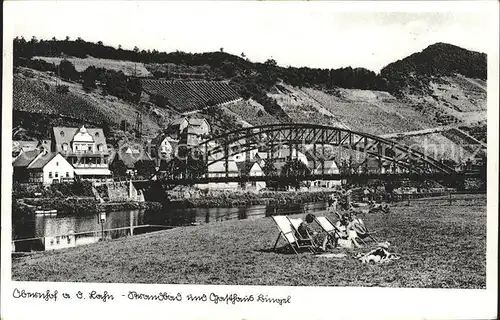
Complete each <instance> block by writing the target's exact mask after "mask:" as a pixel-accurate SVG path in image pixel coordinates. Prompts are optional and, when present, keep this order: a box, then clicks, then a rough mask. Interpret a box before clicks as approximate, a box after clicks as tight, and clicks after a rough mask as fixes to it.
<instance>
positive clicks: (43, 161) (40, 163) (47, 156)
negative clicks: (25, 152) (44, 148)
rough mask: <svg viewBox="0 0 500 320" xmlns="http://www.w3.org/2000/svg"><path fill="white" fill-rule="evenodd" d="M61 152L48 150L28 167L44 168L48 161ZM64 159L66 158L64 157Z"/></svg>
mask: <svg viewBox="0 0 500 320" xmlns="http://www.w3.org/2000/svg"><path fill="white" fill-rule="evenodd" d="M58 154H59V152H47V153H45V154H43V155H41V156H40V157H38V158H37V159H36V160H35V161H33V163H31V164H30V165H29V167H28V169H42V168H43V167H45V165H46V164H47V163H49V162H50V161H51V160H52V159H54V157H55V156H57V155H58ZM63 159H64V158H63ZM64 161H66V160H64Z"/></svg>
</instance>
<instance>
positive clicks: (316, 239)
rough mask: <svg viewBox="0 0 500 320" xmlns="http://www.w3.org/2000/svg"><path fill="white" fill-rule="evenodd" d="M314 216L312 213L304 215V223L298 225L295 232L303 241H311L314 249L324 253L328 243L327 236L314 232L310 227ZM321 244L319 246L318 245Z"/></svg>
mask: <svg viewBox="0 0 500 320" xmlns="http://www.w3.org/2000/svg"><path fill="white" fill-rule="evenodd" d="M315 218H316V216H315V215H314V214H312V213H309V214H307V215H306V217H305V219H304V221H303V222H302V223H301V224H300V225H299V227H298V228H297V231H298V233H299V235H300V236H301V237H302V238H303V239H312V242H313V244H314V246H315V247H316V249H319V250H321V251H323V252H325V251H326V245H327V243H328V235H327V234H325V233H322V232H318V231H315V230H314V229H313V228H312V227H311V225H312V223H313V222H314V220H315ZM320 243H321V245H319V244H320Z"/></svg>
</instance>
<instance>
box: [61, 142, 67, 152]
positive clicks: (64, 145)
mask: <svg viewBox="0 0 500 320" xmlns="http://www.w3.org/2000/svg"><path fill="white" fill-rule="evenodd" d="M62 149H63V150H64V151H68V144H67V143H63V144H62Z"/></svg>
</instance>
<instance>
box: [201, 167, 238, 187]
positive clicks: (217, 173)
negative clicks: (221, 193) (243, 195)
mask: <svg viewBox="0 0 500 320" xmlns="http://www.w3.org/2000/svg"><path fill="white" fill-rule="evenodd" d="M226 174H227V176H228V177H239V174H240V172H239V170H238V166H237V165H236V162H234V160H228V161H227V170H226V161H225V160H220V161H217V162H214V163H212V164H210V165H209V166H208V168H207V175H206V176H207V177H209V178H223V177H226ZM197 187H198V188H200V189H207V188H208V189H230V190H235V189H238V188H239V183H238V182H210V183H205V184H198V185H197Z"/></svg>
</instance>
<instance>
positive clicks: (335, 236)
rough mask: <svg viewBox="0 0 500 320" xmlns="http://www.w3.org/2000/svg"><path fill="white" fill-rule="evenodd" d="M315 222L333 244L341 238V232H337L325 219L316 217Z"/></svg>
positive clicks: (337, 229)
mask: <svg viewBox="0 0 500 320" xmlns="http://www.w3.org/2000/svg"><path fill="white" fill-rule="evenodd" d="M315 220H316V223H317V224H319V226H320V227H321V229H323V231H324V232H326V234H327V235H328V237H329V238H330V239H331V240H332V241H333V243H334V244H335V243H336V242H337V239H340V238H341V237H342V236H341V233H342V232H341V230H339V228H337V227H336V226H335V224H333V223H332V222H331V221H330V220H329V219H328V218H327V217H316V218H315Z"/></svg>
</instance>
